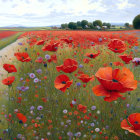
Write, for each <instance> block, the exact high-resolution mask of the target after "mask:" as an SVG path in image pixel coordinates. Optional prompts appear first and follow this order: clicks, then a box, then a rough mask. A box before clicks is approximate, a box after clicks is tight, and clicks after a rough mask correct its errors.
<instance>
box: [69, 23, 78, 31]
mask: <svg viewBox="0 0 140 140" xmlns="http://www.w3.org/2000/svg"><path fill="white" fill-rule="evenodd" d="M68 27H69V28H70V29H77V24H76V23H74V22H69V24H68Z"/></svg>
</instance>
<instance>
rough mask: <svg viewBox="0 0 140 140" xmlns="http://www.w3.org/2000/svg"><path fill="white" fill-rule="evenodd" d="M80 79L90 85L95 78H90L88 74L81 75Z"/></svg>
mask: <svg viewBox="0 0 140 140" xmlns="http://www.w3.org/2000/svg"><path fill="white" fill-rule="evenodd" d="M78 79H80V80H81V81H82V82H83V83H88V82H89V81H92V80H94V76H93V75H92V76H91V77H89V76H88V75H87V74H81V75H80V76H79V77H78Z"/></svg>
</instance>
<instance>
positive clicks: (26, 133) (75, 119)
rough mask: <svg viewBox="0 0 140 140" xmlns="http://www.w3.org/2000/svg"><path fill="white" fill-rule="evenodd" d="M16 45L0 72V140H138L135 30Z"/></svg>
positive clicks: (65, 34)
mask: <svg viewBox="0 0 140 140" xmlns="http://www.w3.org/2000/svg"><path fill="white" fill-rule="evenodd" d="M19 38H24V39H25V41H24V42H20V43H19V45H20V48H19V49H18V51H17V52H15V53H14V56H15V59H14V60H13V61H12V63H11V62H10V63H5V64H4V65H3V68H4V69H5V70H6V71H7V76H5V77H2V79H3V80H2V81H1V84H2V85H3V87H6V88H7V89H6V90H3V93H2V95H1V96H3V100H0V105H1V115H0V119H1V122H0V128H1V130H0V133H1V134H0V138H1V139H2V140H11V139H12V140H13V139H17V140H68V139H69V140H72V139H73V140H138V139H139V137H140V95H139V91H140V31H139V30H132V31H110V32H105V31H51V30H50V31H28V32H25V33H23V34H22V35H21V36H20V37H19ZM4 57H5V56H4ZM3 126H4V127H3Z"/></svg>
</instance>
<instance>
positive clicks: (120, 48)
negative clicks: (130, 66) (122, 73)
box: [108, 39, 126, 53]
mask: <svg viewBox="0 0 140 140" xmlns="http://www.w3.org/2000/svg"><path fill="white" fill-rule="evenodd" d="M108 48H109V49H110V50H111V51H113V52H115V53H123V52H124V51H125V50H126V44H125V43H124V42H123V41H122V40H119V39H112V40H111V42H110V43H109V44H108Z"/></svg>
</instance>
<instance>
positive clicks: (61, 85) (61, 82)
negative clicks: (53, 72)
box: [54, 75, 73, 92]
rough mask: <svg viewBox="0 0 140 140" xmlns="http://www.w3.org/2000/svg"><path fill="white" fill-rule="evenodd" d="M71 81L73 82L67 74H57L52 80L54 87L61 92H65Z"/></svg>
mask: <svg viewBox="0 0 140 140" xmlns="http://www.w3.org/2000/svg"><path fill="white" fill-rule="evenodd" d="M72 83H73V80H71V81H70V79H69V77H68V76H67V75H59V76H57V77H56V79H55V81H54V86H55V88H56V89H59V90H61V91H62V92H65V91H66V89H67V88H69V87H70V86H71V84H72Z"/></svg>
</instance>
